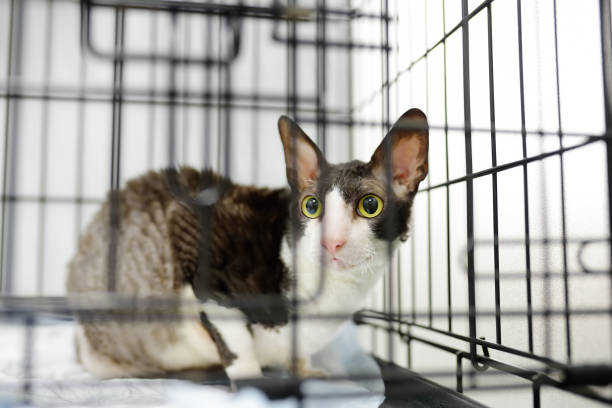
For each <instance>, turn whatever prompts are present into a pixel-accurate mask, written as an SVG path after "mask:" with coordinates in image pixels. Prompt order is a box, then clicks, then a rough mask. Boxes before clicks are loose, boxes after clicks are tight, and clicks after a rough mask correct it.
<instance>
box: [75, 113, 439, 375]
mask: <svg viewBox="0 0 612 408" xmlns="http://www.w3.org/2000/svg"><path fill="white" fill-rule="evenodd" d="M403 118H404V119H405V120H411V121H412V122H415V121H416V122H417V123H418V124H420V126H421V128H422V123H425V124H426V122H424V119H425V117H424V115H423V114H422V113H421V112H420V111H416V110H412V111H409V112H407V113H406V114H405V115H404V116H403ZM412 122H411V123H412ZM398 123H399V122H398ZM413 125H414V124H413ZM279 129H280V133H281V138H282V140H283V144H284V147H285V159H286V164H287V176H288V179H289V183H290V185H291V188H292V189H291V190H288V189H277V190H269V189H261V188H255V187H247V186H239V185H235V184H233V183H231V182H230V181H229V180H227V179H224V178H222V177H219V176H217V175H215V174H214V173H212V172H210V171H202V172H199V171H195V170H193V169H190V168H182V169H180V170H179V171H175V170H167V171H163V172H159V173H156V172H150V173H148V174H147V175H145V176H143V177H141V178H138V179H135V180H133V181H131V182H129V183H128V184H127V186H126V188H125V189H124V190H122V191H121V192H119V194H118V202H119V206H118V208H119V217H118V219H119V222H118V225H119V234H118V246H117V256H116V273H115V276H116V280H115V291H116V293H117V294H119V295H124V296H135V297H140V298H151V297H165V298H168V297H176V298H180V299H182V300H184V301H186V302H184V303H183V304H177V305H164V306H163V307H161V306H160V307H159V309H156V308H155V306H150V307H149V308H148V309H147V310H146V312H147V313H148V314H149V315H156V316H157V317H160V316H164V315H165V314H166V315H169V316H177V315H180V316H183V318H182V319H180V320H175V319H159V320H155V319H153V320H152V321H146V320H145V319H142V318H136V319H134V320H132V319H130V318H129V317H128V318H126V316H125V315H123V316H122V315H120V314H119V312H117V313H116V314H111V315H108V316H107V317H108V319H104V320H91V321H89V320H87V319H86V318H85V316H84V315H83V316H81V320H82V321H81V325H80V326H79V330H78V333H77V350H78V357H79V360H80V362H81V363H82V364H83V365H84V367H85V368H87V369H88V370H89V371H90V372H92V373H93V374H95V375H97V376H100V377H105V378H108V377H118V376H137V375H148V374H155V373H160V372H166V371H175V370H184V369H193V368H207V367H210V366H214V365H223V366H224V367H225V369H226V372H227V373H228V375H229V376H230V378H239V377H248V376H255V375H259V374H260V373H261V367H264V366H285V367H286V366H288V364H289V362H290V358H291V350H292V337H291V336H292V335H293V334H294V332H293V329H292V325H291V317H292V315H293V314H294V313H298V314H299V316H300V319H299V324H298V326H297V327H298V328H297V347H298V349H297V350H298V358H299V367H300V368H301V370H302V374H308V372H309V365H308V358H309V356H311V355H312V354H314V353H315V352H316V351H318V350H319V349H321V348H322V347H323V346H325V345H326V344H327V343H328V342H329V341H330V340H331V339H332V338H333V337H334V335H335V333H336V331H337V329H338V328H339V327H340V326H341V324H342V323H343V322H344V321H345V320H346V318H348V316H350V314H351V313H353V312H355V311H356V310H358V309H359V308H361V307H362V306H363V303H364V301H365V300H366V298H367V294H368V292H369V290H370V289H371V288H372V287H373V286H374V284H375V282H376V281H377V280H378V279H379V277H380V276H381V275H382V273H384V272H385V271H386V270H387V269H388V263H387V262H388V253H389V252H388V245H391V246H395V243H396V242H397V241H398V240H399V239H400V238H402V237H403V236H404V235H405V234H406V232H407V225H408V221H409V217H410V208H411V204H412V200H413V197H414V193H415V191H416V187H417V186H418V182H419V181H420V180H422V179H423V178H424V176H425V174H426V173H427V133H426V130H418V128H417V130H410V129H408V130H402V129H400V128H398V129H399V130H396V131H395V132H393V131H392V132H390V136H388V138H392V139H389V140H388V142H389V143H387V145H388V147H387V146H384V144H381V147H379V149H377V151H376V152H375V154H374V156H373V157H372V160H371V161H370V162H369V163H363V162H359V161H354V162H350V163H345V164H341V165H330V164H327V162H325V161H324V158H323V156H322V154H321V153H320V151H319V150H318V149H317V148H316V146H314V144H313V143H312V142H311V141H310V140H309V139H308V138H307V137H306V135H305V134H303V132H302V131H301V129H299V127H297V125H295V124H293V123H292V122H291V121H289V119H287V118H282V119H281V120H280V121H279ZM394 133H395V135H394ZM415 141H416V144H415ZM386 148H392V151H389V152H388V153H389V154H385V152H384V149H386ZM395 152H400V153H401V154H402V157H404V156H405V158H406V159H405V160H406V163H404V164H405V165H402V166H399V167H398V166H395V165H396V164H397V163H400V162H396V158H395V156H394V155H395ZM410 152H412V153H410ZM388 158H391V160H392V161H393V164H394V166H395V167H397V169H395V167H394V168H393V169H390V171H391V174H392V176H393V180H392V181H391V182H390V184H389V186H390V187H391V188H392V191H391V190H389V189H387V188H386V187H387V185H386V183H385V180H384V173H385V172H384V166H383V165H382V162H383V161H384V160H385V159H388ZM402 160H403V159H402ZM400 164H402V163H400ZM402 169H403V170H402ZM396 170H397V171H396ZM408 173H410V174H409V175H408ZM171 183H172V185H173V186H174V187H173V188H171ZM176 187H178V189H177V188H176ZM171 191H173V192H176V191H180V192H181V193H182V194H183V195H184V196H187V197H190V198H192V199H193V200H187V201H185V200H183V199H180V198H177V196H176V195H174V194H172V193H171ZM211 192H212V193H214V194H213V196H214V195H215V194H217V195H218V199H216V200H213V201H214V203H212V204H211V205H207V206H198V205H194V204H193V203H194V202H196V199H197V198H198V197H201V196H202V194H203V193H206V194H209V195H210V194H211ZM372 197H377V198H376V199H375V198H372ZM383 198H384V199H383ZM365 199H367V200H368V201H364V200H365ZM379 199H380V201H377V200H379ZM313 200H314V201H313ZM383 202H384V206H383ZM377 206H380V208H378V207H377ZM110 209H111V206H110V203H106V204H105V205H104V206H103V207H102V209H101V210H100V211H99V213H98V214H97V215H96V216H95V218H94V220H93V221H92V222H91V224H90V225H89V226H88V228H87V230H86V231H85V233H84V234H83V236H82V237H81V240H80V242H79V249H78V252H77V254H76V255H75V256H74V258H73V259H72V261H71V262H70V265H69V277H68V292H69V294H70V295H71V296H72V297H76V296H77V295H79V296H80V299H81V300H82V299H83V297H84V296H94V295H95V294H97V293H103V292H104V291H105V290H107V285H108V280H107V271H108V262H109V247H110V246H109V242H110V241H111V233H110V229H109V224H110V217H111V214H110V212H111V211H110ZM375 211H377V212H376V213H375ZM374 214H375V215H374ZM202 243H204V245H202ZM294 262H295V264H294ZM294 266H296V268H295V269H294ZM321 273H323V275H321ZM321 277H323V280H321ZM294 287H295V288H296V290H297V292H296V293H297V298H298V299H299V301H300V306H299V307H298V309H297V310H294V309H293V308H292V307H291V299H292V296H293V292H292V288H294ZM197 301H199V302H201V303H198V302H197ZM333 315H337V316H338V317H336V318H330V316H333ZM317 316H318V317H320V318H317ZM326 316H327V317H326ZM342 316H345V317H344V318H342ZM121 317H123V318H121ZM321 317H322V318H321Z"/></svg>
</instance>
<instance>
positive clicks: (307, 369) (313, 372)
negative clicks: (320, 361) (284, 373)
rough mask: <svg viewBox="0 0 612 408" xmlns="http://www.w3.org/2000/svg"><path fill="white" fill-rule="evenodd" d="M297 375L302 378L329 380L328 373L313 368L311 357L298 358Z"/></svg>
mask: <svg viewBox="0 0 612 408" xmlns="http://www.w3.org/2000/svg"><path fill="white" fill-rule="evenodd" d="M296 369H297V375H298V376H299V377H301V378H327V373H326V372H325V371H322V370H318V369H316V368H313V367H312V361H311V358H310V356H307V357H298V359H297V367H296Z"/></svg>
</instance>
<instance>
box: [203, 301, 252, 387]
mask: <svg viewBox="0 0 612 408" xmlns="http://www.w3.org/2000/svg"><path fill="white" fill-rule="evenodd" d="M202 310H203V312H202V313H201V314H200V320H201V321H202V324H203V326H204V327H205V328H206V330H207V331H208V334H209V335H210V336H211V337H212V339H213V341H214V342H215V344H216V345H217V350H218V353H219V357H220V358H221V363H222V364H223V366H224V367H225V372H226V373H227V376H228V377H229V378H230V380H231V381H232V382H235V381H236V380H240V379H244V378H254V377H261V366H260V364H259V362H258V361H257V356H256V354H255V346H254V342H253V336H252V334H251V332H250V331H249V329H248V328H247V321H246V319H245V317H244V315H243V313H242V312H241V311H240V310H239V309H236V308H226V307H223V306H219V305H217V304H216V303H213V302H208V303H205V304H204V305H203V306H202Z"/></svg>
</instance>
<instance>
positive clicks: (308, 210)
mask: <svg viewBox="0 0 612 408" xmlns="http://www.w3.org/2000/svg"><path fill="white" fill-rule="evenodd" d="M322 207H323V205H321V202H320V201H319V199H318V198H317V197H315V196H311V195H309V196H306V197H304V199H303V200H302V213H303V214H304V215H305V216H307V217H308V218H317V217H318V216H319V215H321V209H322Z"/></svg>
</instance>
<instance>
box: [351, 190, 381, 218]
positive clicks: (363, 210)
mask: <svg viewBox="0 0 612 408" xmlns="http://www.w3.org/2000/svg"><path fill="white" fill-rule="evenodd" d="M382 209H383V201H382V199H381V198H380V197H379V196H377V195H374V194H368V195H365V196H363V197H361V200H359V204H357V212H358V213H359V215H361V216H362V217H366V218H374V217H376V216H377V215H378V214H380V212H381V211H382Z"/></svg>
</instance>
